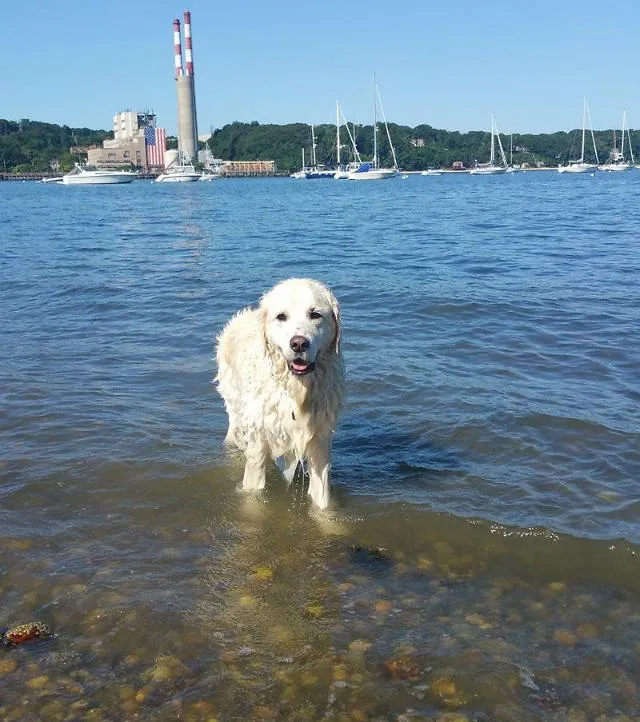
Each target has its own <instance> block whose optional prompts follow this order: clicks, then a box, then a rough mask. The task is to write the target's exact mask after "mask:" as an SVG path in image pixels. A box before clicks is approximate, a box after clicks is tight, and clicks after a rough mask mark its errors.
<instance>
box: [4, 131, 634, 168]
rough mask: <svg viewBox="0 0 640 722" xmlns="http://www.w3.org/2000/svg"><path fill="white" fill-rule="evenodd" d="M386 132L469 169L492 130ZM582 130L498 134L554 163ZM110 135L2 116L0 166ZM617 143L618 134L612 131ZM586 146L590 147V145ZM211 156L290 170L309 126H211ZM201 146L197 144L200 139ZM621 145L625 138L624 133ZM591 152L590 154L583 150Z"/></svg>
mask: <svg viewBox="0 0 640 722" xmlns="http://www.w3.org/2000/svg"><path fill="white" fill-rule="evenodd" d="M388 127H389V135H390V137H391V140H392V143H393V147H394V149H395V153H396V157H397V160H398V165H399V167H400V168H403V169H405V170H423V169H425V168H441V167H442V168H448V167H451V166H452V164H453V163H455V162H457V163H463V164H464V166H465V167H472V166H473V165H474V164H475V162H476V161H479V162H485V161H487V160H488V159H489V152H490V142H491V134H490V133H489V132H487V131H470V132H467V133H460V132H458V131H448V130H439V129H436V128H433V127H431V126H430V125H418V126H416V127H415V128H410V127H408V126H404V125H397V124H395V123H390V124H389V126H388ZM349 130H350V131H351V133H352V136H353V138H354V140H355V144H356V147H357V148H358V151H359V153H360V154H361V156H362V158H363V159H370V158H371V156H372V154H373V127H372V126H371V125H356V126H354V127H352V126H349ZM581 133H582V131H581V130H575V131H571V132H569V133H567V132H564V131H559V132H556V133H539V134H518V135H514V136H512V137H511V136H505V135H502V136H501V139H502V144H503V147H504V150H505V153H506V155H507V160H508V161H509V162H513V163H514V164H523V163H527V164H529V165H540V164H541V165H548V166H556V165H558V164H559V163H565V162H566V161H567V160H569V159H570V158H576V157H577V156H579V154H580V142H581V137H580V136H581ZM314 134H315V140H316V149H315V150H316V159H317V162H318V163H326V164H329V165H332V164H334V163H335V161H336V155H337V153H336V149H337V143H336V127H335V125H330V124H324V125H318V126H314ZM634 135H635V133H632V134H631V140H632V146H633V148H632V149H633V153H634V156H636V155H637V154H638V152H639V151H640V148H638V146H637V144H636V141H635V140H634ZM340 136H341V160H342V161H343V162H346V161H348V160H350V159H352V157H353V150H352V147H353V146H352V143H351V141H350V139H349V135H348V132H347V128H346V126H344V125H343V126H341V128H340ZM594 137H595V141H596V148H597V150H598V155H599V157H600V160H601V161H604V160H605V159H606V158H607V156H608V153H609V151H610V150H611V148H612V146H613V138H614V131H613V130H600V131H596V132H595V133H594ZM109 138H113V133H112V132H111V131H107V130H91V129H89V128H69V127H68V126H66V125H55V124H51V123H42V122H38V121H31V120H21V121H9V120H2V119H0V172H5V173H22V172H34V173H38V172H47V171H51V170H56V171H60V172H64V171H66V170H68V169H70V168H72V167H73V164H74V162H76V161H78V160H82V159H83V158H82V156H83V153H82V149H83V148H86V147H88V146H91V145H101V144H102V141H104V140H106V139H109ZM617 139H618V145H619V144H620V133H619V132H618V133H617ZM377 140H378V152H379V156H380V160H381V161H382V163H383V164H384V165H387V164H390V163H391V162H392V153H391V147H390V145H389V141H388V139H387V135H386V132H385V129H384V126H382V125H379V128H378V135H377ZM590 140H591V139H590V138H589V143H588V148H591V143H590ZM207 144H208V146H209V149H210V150H211V151H212V152H213V154H214V155H215V156H216V157H218V158H222V159H224V160H274V161H275V162H276V166H277V168H278V171H279V172H281V173H290V172H291V171H293V170H296V169H298V168H300V166H301V164H302V149H303V148H304V149H305V159H306V162H307V164H308V163H310V160H311V126H309V125H306V124H305V123H290V124H288V125H273V124H265V125H261V124H260V123H258V122H256V121H254V122H252V123H241V122H235V123H230V124H228V125H225V126H224V127H223V128H219V129H217V130H215V131H214V132H213V134H212V135H211V137H210V138H209V140H208V141H207ZM168 145H169V147H176V139H175V138H169V139H168ZM202 145H203V146H204V144H202ZM625 147H628V139H626V138H625ZM589 155H590V154H589Z"/></svg>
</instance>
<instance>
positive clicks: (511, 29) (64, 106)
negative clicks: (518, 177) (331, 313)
mask: <svg viewBox="0 0 640 722" xmlns="http://www.w3.org/2000/svg"><path fill="white" fill-rule="evenodd" d="M186 9H189V10H191V14H192V28H193V52H194V66H195V77H196V94H197V111H198V125H199V133H200V134H201V135H202V134H204V133H207V132H208V131H209V129H210V128H212V127H213V128H220V127H222V126H223V125H225V124H226V123H230V122H232V121H234V120H239V121H254V120H256V121H258V122H260V123H291V122H304V123H315V124H319V123H331V122H334V119H335V103H336V100H339V101H340V103H341V106H342V107H343V111H344V113H345V116H346V117H347V119H348V120H349V121H353V122H357V123H370V122H371V119H372V113H373V110H372V107H373V93H372V89H371V85H372V76H373V73H375V74H376V77H377V80H378V85H379V88H380V92H381V95H382V100H383V103H384V110H385V113H386V117H387V119H388V120H389V121H393V122H397V123H400V124H403V125H409V126H415V125H418V124H420V123H428V124H429V125H432V126H434V127H435V128H443V129H446V130H459V131H467V130H480V129H482V130H488V129H489V128H490V125H491V123H490V115H491V114H492V113H493V114H494V115H495V119H496V123H497V126H498V128H499V130H500V131H501V132H503V133H525V132H531V133H544V132H553V131H556V130H570V129H572V128H576V127H580V126H581V117H582V98H583V96H586V97H587V100H588V102H589V106H590V110H591V117H592V120H593V127H594V128H595V129H605V128H614V127H619V126H620V124H621V121H622V111H623V110H625V109H626V111H627V118H628V121H627V122H628V124H630V126H631V127H632V128H634V127H640V88H639V83H638V78H640V41H639V40H638V35H639V33H640V0H616V1H615V2H609V3H606V2H595V0H581V1H580V0H457V1H456V0H395V1H394V2H388V1H385V0H318V1H317V2H310V1H309V0H296V1H294V0H272V2H268V1H267V0H233V1H230V0H184V1H183V2H176V1H174V0H156V1H155V2H136V1H135V0H109V1H107V0H55V1H54V0H3V1H2V3H1V10H2V12H1V15H0V17H1V19H2V23H3V25H4V32H3V38H4V41H3V54H2V55H3V58H4V68H3V72H2V80H1V81H0V118H5V119H8V120H19V119H20V118H29V119H31V120H40V121H45V122H50V123H59V124H65V125H69V126H71V127H89V128H93V129H99V128H111V123H112V116H113V114H114V113H116V112H118V111H120V110H127V109H129V110H151V111H153V112H155V113H156V114H157V116H158V124H159V125H161V126H164V127H165V128H166V129H167V131H168V132H169V133H170V134H174V133H175V131H176V125H177V121H176V115H177V111H176V91H175V83H174V71H173V67H174V66H173V62H174V61H173V27H172V22H173V19H174V18H175V17H178V18H180V20H181V21H182V15H183V12H184V10H186ZM7 45H8V47H7Z"/></svg>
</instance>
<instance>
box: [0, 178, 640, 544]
mask: <svg viewBox="0 0 640 722" xmlns="http://www.w3.org/2000/svg"><path fill="white" fill-rule="evenodd" d="M356 185H357V187H356ZM202 186H204V187H202ZM202 186H200V185H198V186H194V187H185V188H167V187H163V186H155V185H153V184H152V183H146V182H136V183H134V184H133V185H132V186H127V187H122V188H114V187H109V188H80V189H75V188H73V189H68V188H65V187H57V186H53V187H52V186H42V185H34V184H10V183H7V184H4V185H3V186H2V193H3V205H2V218H1V219H0V222H1V223H2V228H3V244H2V274H3V284H2V301H1V307H0V311H1V315H2V319H3V320H2V337H3V347H4V351H3V363H2V372H1V374H2V379H1V382H2V387H3V388H4V389H5V405H6V412H5V417H4V422H3V427H4V428H3V435H4V436H5V454H6V457H7V460H6V462H5V463H8V465H9V468H10V469H11V468H12V466H13V465H15V464H16V463H18V462H17V460H18V459H21V460H22V461H21V462H20V463H21V464H25V465H26V466H27V467H28V469H29V475H35V476H42V475H46V474H48V473H50V472H51V471H52V470H53V469H56V470H58V471H59V470H61V469H64V468H65V467H66V466H67V465H69V464H71V465H73V464H74V463H76V462H77V461H78V458H77V457H78V453H77V450H78V441H79V439H80V438H81V439H82V445H83V455H85V456H87V457H89V458H91V459H93V460H94V462H97V461H98V460H103V459H104V460H107V459H116V460H119V459H122V458H124V459H131V458H138V459H140V458H141V457H142V458H149V459H151V460H153V461H156V460H158V458H162V459H164V460H165V461H166V462H168V463H175V464H187V465H188V466H190V467H192V468H198V466H199V465H200V464H202V463H204V462H205V461H207V460H209V459H211V457H212V456H215V455H218V454H219V453H220V451H219V443H218V442H219V439H220V437H221V436H222V435H223V432H224V428H223V427H224V423H225V419H224V416H223V413H222V410H221V405H220V403H219V400H218V399H217V398H216V396H215V395H214V394H213V393H212V392H211V388H210V384H209V380H210V379H211V378H212V377H213V375H214V373H215V369H214V366H213V363H212V355H213V353H212V346H213V341H214V337H215V335H216V333H217V332H218V331H219V330H220V328H221V326H222V325H223V323H224V321H225V320H226V319H227V318H228V317H229V316H230V315H231V314H232V313H234V312H235V311H236V310H237V309H239V308H241V307H243V306H245V305H249V304H251V303H255V302H256V300H257V299H258V297H259V295H260V294H261V293H262V292H264V290H266V289H267V288H268V287H270V286H271V285H272V284H273V283H275V282H276V281H278V280H279V279H282V278H285V277H288V276H312V277H317V278H320V279H323V280H324V281H326V282H327V283H329V284H330V285H331V286H332V287H333V288H334V290H335V292H336V294H337V295H338V297H339V299H340V301H341V304H342V316H343V320H344V325H345V332H344V339H345V343H344V353H345V359H346V363H347V368H348V375H349V407H348V412H347V414H346V417H345V419H344V423H343V425H342V428H341V430H340V433H339V434H338V435H337V437H336V455H335V484H336V486H337V487H339V488H340V489H342V490H343V491H344V493H346V494H350V495H352V494H355V495H359V494H365V495H374V496H375V497H384V498H385V499H387V500H400V501H407V502H410V503H412V504H418V505H420V506H423V507H425V508H431V509H440V510H446V511H449V512H452V513H454V514H457V515H461V516H478V517H482V518H485V519H489V520H492V521H495V522H498V523H504V524H513V525H517V526H522V527H529V526H543V527H546V528H549V529H552V530H554V531H562V532H568V533H571V534H576V535H578V536H588V537H594V538H624V539H627V540H629V541H633V542H634V543H638V542H640V525H639V524H638V523H637V521H638V515H639V512H640V502H639V500H640V478H639V476H638V470H640V412H639V411H638V401H639V400H640V344H639V343H638V338H639V337H640V320H639V315H638V298H640V254H639V253H638V242H637V235H636V233H635V229H637V227H638V221H639V214H640V211H639V209H638V202H637V193H638V191H639V190H640V174H636V173H635V172H632V173H627V174H624V177H612V176H609V175H601V176H596V177H585V178H583V177H580V178H565V177H559V176H558V175H557V174H553V173H524V174H514V175H512V176H509V177H506V178H505V177H495V178H482V179H480V178H475V177H469V176H463V177H451V176H444V177H435V178H420V177H413V178H409V179H407V180H404V181H401V182H394V183H392V184H376V183H374V184H367V185H366V187H362V188H361V187H360V185H359V184H350V183H346V184H343V183H322V184H319V185H318V184H304V183H303V184H295V183H292V182H291V181H290V180H289V179H282V180H245V181H242V180H238V181H231V182H221V183H217V184H213V185H212V186H211V187H209V186H208V185H206V184H202ZM123 426H124V427H125V428H126V431H127V432H126V435H123V433H122V431H123ZM97 429H99V433H96V430H97ZM7 440H8V442H9V444H8V446H7V445H6V441H7ZM45 445H46V446H47V449H46V450H45V448H43V447H44V446H45ZM23 474H24V472H22V473H21V476H22V481H20V480H16V482H14V483H16V484H17V486H18V487H20V486H21V484H22V483H26V481H28V476H27V479H25V478H24V475H23Z"/></svg>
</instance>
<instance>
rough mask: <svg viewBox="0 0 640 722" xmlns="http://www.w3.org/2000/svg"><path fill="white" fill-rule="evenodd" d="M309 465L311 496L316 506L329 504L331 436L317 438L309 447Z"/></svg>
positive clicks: (321, 507) (323, 506)
mask: <svg viewBox="0 0 640 722" xmlns="http://www.w3.org/2000/svg"><path fill="white" fill-rule="evenodd" d="M307 462H308V467H309V496H310V497H311V500H312V501H313V503H314V504H316V506H318V507H319V508H320V509H326V508H327V507H328V506H329V473H330V472H331V438H330V437H329V436H325V437H320V438H316V437H314V438H313V439H311V441H310V442H309V446H308V447H307Z"/></svg>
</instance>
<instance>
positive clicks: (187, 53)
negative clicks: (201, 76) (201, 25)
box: [184, 10, 193, 75]
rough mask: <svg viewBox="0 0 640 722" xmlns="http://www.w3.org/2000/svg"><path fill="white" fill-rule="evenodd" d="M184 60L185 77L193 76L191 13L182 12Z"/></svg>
mask: <svg viewBox="0 0 640 722" xmlns="http://www.w3.org/2000/svg"><path fill="white" fill-rule="evenodd" d="M184 47H185V50H184V59H185V61H186V66H187V75H193V48H192V46H191V13H190V12H189V11H188V10H185V11H184Z"/></svg>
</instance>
